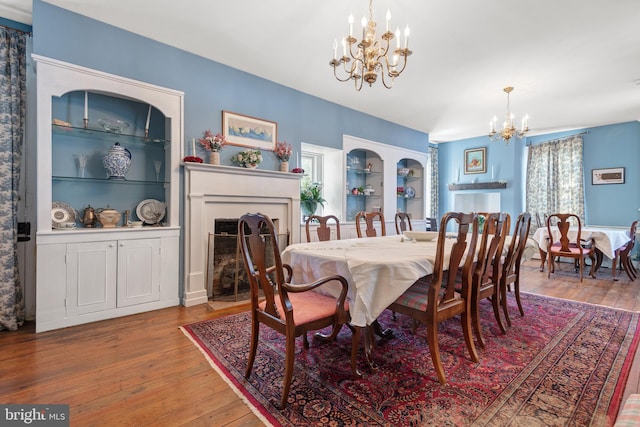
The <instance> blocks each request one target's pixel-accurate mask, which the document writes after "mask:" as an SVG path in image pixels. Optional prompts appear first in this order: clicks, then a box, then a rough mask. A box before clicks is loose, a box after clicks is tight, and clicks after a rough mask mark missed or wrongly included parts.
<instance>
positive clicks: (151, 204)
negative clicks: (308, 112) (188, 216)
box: [136, 199, 166, 224]
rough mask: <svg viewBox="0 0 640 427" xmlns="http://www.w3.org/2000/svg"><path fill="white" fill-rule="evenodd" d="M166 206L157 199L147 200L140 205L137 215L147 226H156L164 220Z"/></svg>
mask: <svg viewBox="0 0 640 427" xmlns="http://www.w3.org/2000/svg"><path fill="white" fill-rule="evenodd" d="M165 210H166V205H165V204H164V203H162V202H161V201H159V200H156V199H146V200H143V201H141V202H140V203H138V207H137V208H136V214H137V215H138V218H140V219H141V220H142V221H144V222H145V223H147V224H156V223H158V222H160V221H162V218H164V215H165Z"/></svg>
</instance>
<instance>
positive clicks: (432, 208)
mask: <svg viewBox="0 0 640 427" xmlns="http://www.w3.org/2000/svg"><path fill="white" fill-rule="evenodd" d="M427 154H428V155H429V159H428V161H429V164H428V165H427V174H428V175H427V177H426V178H427V179H428V180H429V206H428V207H429V212H428V214H427V217H428V218H437V219H440V213H439V209H440V206H439V196H438V194H439V193H438V147H428V148H427Z"/></svg>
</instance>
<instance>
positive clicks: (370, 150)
mask: <svg viewBox="0 0 640 427" xmlns="http://www.w3.org/2000/svg"><path fill="white" fill-rule="evenodd" d="M343 150H344V153H345V154H344V171H345V172H344V182H345V187H344V188H345V191H346V194H345V203H344V212H343V214H342V217H343V218H345V219H346V223H345V224H344V225H343V224H342V223H341V224H340V228H341V234H342V235H343V236H344V237H355V235H354V233H355V231H353V230H351V229H352V228H353V227H351V226H350V224H349V223H350V222H352V221H354V219H355V214H356V213H357V212H358V211H361V210H364V211H373V210H380V211H381V212H382V213H383V214H384V217H385V222H386V229H387V234H393V233H395V225H394V219H395V213H396V212H406V213H408V214H409V215H410V216H411V223H412V226H413V229H414V230H424V229H425V212H426V198H425V197H424V195H425V194H426V185H427V182H426V180H425V178H424V177H425V170H426V165H427V154H426V153H421V152H417V151H413V150H408V149H404V148H400V147H395V146H392V145H388V144H382V143H379V142H375V141H370V140H366V139H362V138H357V137H353V136H348V135H344V136H343ZM400 169H410V170H411V173H410V174H407V175H406V176H402V175H403V174H400V173H399V170H400ZM359 190H362V191H359ZM367 190H368V191H367ZM407 190H410V191H407ZM343 229H344V232H343Z"/></svg>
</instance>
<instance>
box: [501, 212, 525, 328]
mask: <svg viewBox="0 0 640 427" xmlns="http://www.w3.org/2000/svg"><path fill="white" fill-rule="evenodd" d="M530 228H531V215H530V214H529V213H527V212H523V213H521V214H520V215H518V219H517V220H516V225H515V228H514V230H513V235H512V236H511V242H509V248H508V249H507V253H506V255H505V256H504V260H503V262H502V274H501V275H500V295H501V298H502V312H503V313H504V318H505V320H506V321H507V326H511V319H510V318H509V310H508V308H507V295H508V293H507V291H511V284H512V283H513V295H514V296H515V298H516V303H517V304H518V310H519V311H520V316H524V309H523V308H522V302H521V301H520V263H521V262H522V253H523V252H524V248H525V247H526V245H527V239H528V236H529V229H530Z"/></svg>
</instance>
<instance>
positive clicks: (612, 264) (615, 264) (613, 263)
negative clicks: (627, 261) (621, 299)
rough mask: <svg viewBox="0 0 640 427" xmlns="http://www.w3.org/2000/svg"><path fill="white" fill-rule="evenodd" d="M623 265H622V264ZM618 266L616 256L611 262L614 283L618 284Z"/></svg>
mask: <svg viewBox="0 0 640 427" xmlns="http://www.w3.org/2000/svg"><path fill="white" fill-rule="evenodd" d="M620 264H621V265H622V263H620ZM617 266H618V256H617V255H616V256H614V257H613V259H612V260H611V274H612V275H613V281H614V282H617V281H618V278H617V277H616V267H617Z"/></svg>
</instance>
